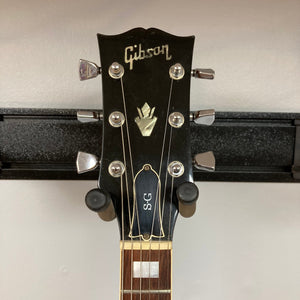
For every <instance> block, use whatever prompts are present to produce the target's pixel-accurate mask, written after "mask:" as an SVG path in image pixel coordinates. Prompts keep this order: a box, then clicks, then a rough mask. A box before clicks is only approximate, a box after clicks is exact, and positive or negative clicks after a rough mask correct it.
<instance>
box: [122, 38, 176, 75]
mask: <svg viewBox="0 0 300 300" xmlns="http://www.w3.org/2000/svg"><path fill="white" fill-rule="evenodd" d="M157 55H165V56H166V60H170V59H171V58H172V55H169V45H168V44H166V45H161V46H157V47H155V48H149V49H146V50H143V49H142V44H139V45H138V46H137V45H134V46H128V47H126V48H125V58H124V60H125V63H126V64H129V69H130V70H132V69H133V62H134V61H135V60H136V61H137V60H143V59H145V58H151V57H153V56H157Z"/></svg>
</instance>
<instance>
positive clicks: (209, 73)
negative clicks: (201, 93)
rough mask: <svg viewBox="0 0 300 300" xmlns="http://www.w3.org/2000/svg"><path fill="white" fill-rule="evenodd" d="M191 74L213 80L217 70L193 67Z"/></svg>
mask: <svg viewBox="0 0 300 300" xmlns="http://www.w3.org/2000/svg"><path fill="white" fill-rule="evenodd" d="M191 75H192V77H195V78H200V79H210V80H212V79H214V78H215V71H214V70H213V69H193V70H192V72H191Z"/></svg>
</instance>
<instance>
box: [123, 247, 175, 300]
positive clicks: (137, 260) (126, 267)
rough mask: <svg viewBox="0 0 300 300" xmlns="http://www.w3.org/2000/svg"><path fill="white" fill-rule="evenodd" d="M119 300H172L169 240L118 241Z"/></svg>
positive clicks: (170, 248)
mask: <svg viewBox="0 0 300 300" xmlns="http://www.w3.org/2000/svg"><path fill="white" fill-rule="evenodd" d="M120 271H121V280H120V299H121V300H171V296H172V295H171V294H172V243H171V242H163V241H160V242H154V241H152V242H139V241H134V242H131V241H125V242H122V241H121V266H120Z"/></svg>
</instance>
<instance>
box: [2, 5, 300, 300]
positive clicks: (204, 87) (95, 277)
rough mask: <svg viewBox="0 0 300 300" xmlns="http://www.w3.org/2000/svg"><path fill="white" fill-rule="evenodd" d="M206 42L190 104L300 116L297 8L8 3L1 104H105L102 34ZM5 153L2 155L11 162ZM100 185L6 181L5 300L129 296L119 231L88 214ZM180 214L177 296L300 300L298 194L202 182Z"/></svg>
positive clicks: (199, 46)
mask: <svg viewBox="0 0 300 300" xmlns="http://www.w3.org/2000/svg"><path fill="white" fill-rule="evenodd" d="M137 26H142V27H146V28H147V27H157V28H160V29H163V30H165V31H168V32H170V33H174V34H178V35H190V34H193V35H195V36H196V43H195V52H194V66H195V67H212V68H214V69H215V71H216V74H217V76H216V79H215V80H214V81H192V87H191V101H192V105H191V106H192V109H197V108H203V109H204V108H215V109H216V110H219V111H221V110H225V111H276V112H283V111H288V112H300V101H299V95H300V84H299V78H300V54H299V49H300V1H292V0H287V1H279V0H277V1H268V0H262V1H258V0H254V1H242V0H240V1H234V0H213V1H203V0H200V1H199V0H198V1H189V0H187V1H177V0H176V1H171V0H170V1H169V0H168V1H141V0H139V1H133V0H132V1H103V0H98V1H95V0H86V1H67V0H63V1H62V0H60V1H59V0H52V1H34V0H28V1H20V0H19V1H16V0H11V1H3V0H0V28H1V31H0V58H1V71H0V106H1V107H45V108H50V107H51V108H100V107H101V96H102V91H101V84H100V81H99V80H91V81H87V82H79V80H78V72H77V66H78V59H79V58H87V59H90V60H92V61H95V62H99V56H98V48H97V41H96V33H97V32H101V33H106V34H116V33H120V32H123V31H125V30H128V29H130V28H133V27H137ZM0 155H1V154H0ZM95 185H96V183H95V182H56V181H52V182H47V181H44V182H43V181H1V182H0V299H3V300H53V299H58V300H66V299H72V300H82V299H88V300H96V299H118V288H119V283H118V280H119V250H118V248H119V245H118V239H119V236H118V230H117V223H116V222H112V223H104V222H102V221H100V220H98V218H97V217H96V216H95V215H94V214H93V213H92V212H90V211H89V210H88V209H87V208H86V207H85V205H84V200H83V199H84V195H85V193H86V192H87V191H88V190H89V189H91V188H92V187H94V186H95ZM199 188H200V199H199V202H198V207H197V209H198V210H197V214H196V215H195V216H194V217H193V218H192V219H189V220H184V219H182V218H179V219H178V222H177V226H176V228H175V231H176V232H175V241H174V276H173V283H174V300H181V299H185V300H186V299H189V300H193V299H195V300H196V299H197V300H198V299H205V300H234V299H237V300H239V299H243V300H254V299H255V300H265V299H273V300H282V299H287V300H299V298H300V286H299V281H300V272H299V270H300V254H299V253H300V185H298V184H253V183H251V184H246V183H239V184H235V183H199Z"/></svg>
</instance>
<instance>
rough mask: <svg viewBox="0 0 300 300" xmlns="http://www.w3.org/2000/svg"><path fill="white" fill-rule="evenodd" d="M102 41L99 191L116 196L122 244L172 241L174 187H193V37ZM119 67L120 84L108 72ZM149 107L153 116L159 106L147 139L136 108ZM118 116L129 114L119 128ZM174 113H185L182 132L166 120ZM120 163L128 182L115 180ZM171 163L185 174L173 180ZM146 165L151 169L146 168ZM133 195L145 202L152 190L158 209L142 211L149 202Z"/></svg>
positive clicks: (141, 35)
mask: <svg viewBox="0 0 300 300" xmlns="http://www.w3.org/2000/svg"><path fill="white" fill-rule="evenodd" d="M98 41H99V48H100V57H101V67H102V86H103V141H102V153H101V155H102V157H101V165H100V176H99V187H100V188H101V189H103V190H105V191H107V192H108V193H110V195H111V198H112V201H113V204H114V207H115V210H116V215H117V218H118V221H119V227H120V234H121V239H125V240H130V238H131V237H133V238H134V239H136V237H137V236H139V238H145V236H146V238H145V240H147V239H149V237H150V236H151V235H152V236H153V238H152V240H168V241H171V240H172V236H173V230H174V226H175V221H176V218H177V214H178V199H177V197H176V188H177V186H178V185H180V184H181V183H183V182H186V181H190V182H193V172H192V162H191V147H190V122H189V114H190V105H189V103H190V95H189V94H190V77H191V76H190V74H191V62H192V52H193V45H194V37H193V36H190V37H178V36H174V35H171V34H168V33H166V32H163V31H161V30H158V29H155V28H150V29H143V28H136V29H132V30H130V31H128V32H125V33H123V34H119V35H113V36H108V35H102V34H99V35H98ZM150 54H151V55H150ZM146 55H147V56H148V57H146ZM114 62H118V63H119V64H121V65H122V66H123V67H124V75H123V77H122V78H121V79H114V78H112V77H111V76H110V74H109V72H108V70H109V68H110V66H111V65H112V63H114ZM176 63H180V64H181V65H182V66H183V68H184V70H185V75H184V77H183V78H182V79H180V80H174V79H171V77H170V74H169V70H170V68H171V66H173V65H175V64H176ZM145 103H147V104H148V105H149V106H150V109H151V112H152V109H154V108H155V110H154V111H153V117H154V118H156V123H155V126H154V128H153V130H152V132H151V135H149V136H143V135H142V134H141V131H140V128H139V127H138V126H137V121H136V120H137V117H139V112H138V110H139V109H142V108H143V106H144V105H145ZM115 111H119V112H121V113H123V114H124V116H125V122H124V124H123V126H121V128H120V127H119V128H116V127H113V126H111V124H110V123H109V121H108V120H109V116H110V115H111V113H113V112H115ZM173 112H180V113H181V114H182V115H183V116H184V118H185V122H184V124H183V126H182V127H180V128H173V127H171V126H170V124H169V123H168V121H167V120H168V117H169V115H170V114H171V113H173ZM126 115H127V119H126ZM124 158H125V159H124ZM116 160H117V161H121V162H123V163H124V164H125V166H126V170H125V173H124V175H123V176H122V178H114V177H112V176H111V175H110V174H109V172H108V168H109V165H110V163H111V162H112V161H116ZM172 161H180V162H181V163H182V164H183V166H184V173H183V175H182V176H180V177H178V178H173V179H172V177H171V176H170V175H169V174H168V172H167V168H168V164H169V163H170V162H172ZM144 166H150V169H149V168H148V171H146V169H144V171H142V170H143V168H144ZM155 173H156V174H157V177H156V175H155ZM138 174H139V175H138ZM137 175H138V176H137ZM136 176H137V177H136ZM135 177H136V178H135ZM158 178H159V180H158ZM156 191H157V197H156V196H154V195H156V194H155V193H156ZM134 192H135V193H136V195H143V194H146V195H147V197H148V195H149V194H150V193H151V194H152V196H153V197H152V200H151V202H149V204H151V205H152V210H148V209H143V207H144V205H145V204H148V203H145V200H144V199H143V197H137V198H136V201H134ZM137 214H139V216H137ZM138 223H139V224H138ZM152 225H153V226H152ZM139 238H138V239H139Z"/></svg>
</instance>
